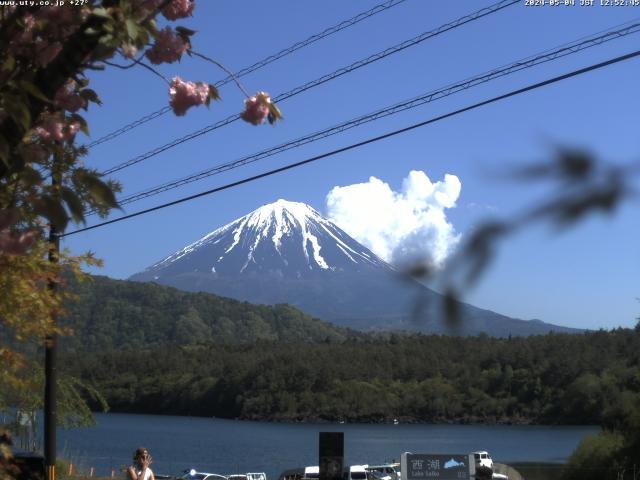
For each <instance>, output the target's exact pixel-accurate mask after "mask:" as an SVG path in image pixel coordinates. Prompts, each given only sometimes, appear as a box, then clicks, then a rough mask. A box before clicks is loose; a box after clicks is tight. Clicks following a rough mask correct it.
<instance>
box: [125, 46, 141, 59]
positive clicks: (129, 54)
mask: <svg viewBox="0 0 640 480" xmlns="http://www.w3.org/2000/svg"><path fill="white" fill-rule="evenodd" d="M121 50H122V56H123V57H124V58H133V57H135V56H136V53H138V49H137V48H136V46H135V45H131V44H130V43H125V44H124V45H122V49H121Z"/></svg>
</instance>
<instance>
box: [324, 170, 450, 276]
mask: <svg viewBox="0 0 640 480" xmlns="http://www.w3.org/2000/svg"><path fill="white" fill-rule="evenodd" d="M460 189H461V183H460V180H459V179H458V177H456V176H455V175H449V174H447V175H445V177H444V180H443V181H438V182H435V183H433V182H431V180H430V179H429V177H428V176H427V175H426V174H425V173H424V172H422V171H416V170H413V171H411V172H410V173H409V175H408V176H407V178H405V179H404V180H403V182H402V189H401V191H400V192H394V191H393V190H392V189H391V187H390V186H389V185H388V184H387V183H385V182H383V181H382V180H379V179H377V178H375V177H371V178H369V181H368V182H367V183H357V184H354V185H348V186H345V187H334V188H333V189H332V190H331V191H330V192H329V193H328V195H327V199H326V201H327V212H328V216H329V218H330V219H331V220H332V221H333V222H335V223H336V224H337V225H338V226H339V227H340V228H342V229H343V230H344V231H345V232H347V233H348V234H349V235H351V236H352V237H353V238H355V239H356V240H358V241H359V242H360V243H362V244H363V245H365V246H366V247H368V248H369V249H370V250H371V251H372V252H374V253H375V254H376V255H378V256H379V257H381V258H383V259H384V260H386V261H387V262H389V263H391V264H393V265H396V266H399V267H402V266H405V265H407V264H408V263H409V262H423V263H426V264H428V265H430V266H432V267H436V268H439V267H442V265H443V262H444V260H445V259H446V257H447V256H448V255H449V253H450V252H451V250H452V248H453V247H454V246H455V245H456V244H457V243H458V241H459V239H460V235H459V234H457V233H456V231H455V228H454V227H453V225H452V224H451V223H449V221H448V220H447V216H446V213H445V209H448V208H454V207H455V206H456V201H457V200H458V197H459V196H460Z"/></svg>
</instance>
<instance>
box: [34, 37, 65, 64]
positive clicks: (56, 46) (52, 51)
mask: <svg viewBox="0 0 640 480" xmlns="http://www.w3.org/2000/svg"><path fill="white" fill-rule="evenodd" d="M42 43H44V42H41V48H40V49H39V50H38V51H37V53H36V63H37V64H38V65H40V66H41V67H46V66H47V65H49V64H50V63H51V62H52V61H53V59H54V58H56V57H57V56H58V54H59V53H60V52H61V51H62V44H61V43H60V42H53V43H49V44H45V45H42Z"/></svg>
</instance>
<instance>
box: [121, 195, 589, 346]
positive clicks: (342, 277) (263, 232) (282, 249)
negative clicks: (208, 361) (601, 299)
mask: <svg viewBox="0 0 640 480" xmlns="http://www.w3.org/2000/svg"><path fill="white" fill-rule="evenodd" d="M130 279H131V280H135V281H141V282H148V281H152V282H156V283H161V284H165V285H171V286H174V287H176V288H179V289H182V290H187V291H205V292H211V293H216V294H218V295H223V296H227V297H231V298H236V299H240V300H246V301H249V302H253V303H260V304H280V303H287V304H290V305H293V306H295V307H296V308H299V309H301V310H302V311H304V312H306V313H309V314H311V315H313V316H316V317H318V318H320V319H322V320H326V321H330V322H332V323H334V324H337V325H341V326H346V327H350V328H355V329H360V330H413V331H420V332H425V333H452V332H451V330H450V328H449V327H448V326H447V325H446V324H445V323H443V321H442V320H441V315H440V314H439V307H440V305H441V296H440V295H439V294H438V293H436V292H434V291H433V290H430V289H428V288H426V287H424V286H423V285H421V284H420V283H418V282H415V281H413V280H411V279H407V278H405V277H402V276H401V275H399V273H398V272H397V271H396V270H395V269H394V268H393V266H391V265H389V264H388V263H386V262H385V261H384V260H382V259H381V258H379V257H378V256H376V255H375V254H374V253H373V252H371V251H370V250H369V249H367V248H366V247H365V246H363V245H361V244H360V243H359V242H357V241H356V240H354V239H353V238H351V237H350V236H349V235H348V234H347V233H345V232H344V231H343V230H342V229H340V228H339V227H338V226H337V225H335V224H334V223H333V222H331V221H330V220H328V219H327V218H325V217H323V216H322V215H320V214H319V213H318V212H317V211H316V210H315V209H313V208H312V207H310V206H308V205H306V204H304V203H298V202H289V201H286V200H282V199H281V200H278V201H276V202H274V203H271V204H267V205H263V206H261V207H260V208H258V209H256V210H254V211H253V212H251V213H249V214H247V215H245V216H243V217H241V218H238V219H237V220H234V221H233V222H231V223H229V224H227V225H224V226H222V227H220V228H217V229H215V230H214V231H212V232H211V233H209V234H207V235H205V236H204V237H202V238H200V239H199V240H197V241H195V242H193V243H191V244H189V245H187V246H186V247H184V248H182V249H180V250H178V251H177V252H175V253H173V254H171V255H169V256H167V257H166V258H164V259H163V260H161V261H159V262H157V263H155V264H154V265H152V266H150V267H149V268H147V269H145V270H144V271H142V272H140V273H137V274H135V275H132V276H131V277H130ZM460 312H461V318H462V322H460V326H459V328H458V329H457V330H456V331H455V332H453V333H456V334H461V335H475V334H479V333H483V332H484V333H486V334H488V335H491V336H500V337H506V336H509V335H515V336H521V335H532V334H546V333H548V332H549V331H556V332H569V333H570V332H579V331H580V330H576V329H571V328H566V327H560V326H557V325H551V324H547V323H544V322H538V321H536V322H530V321H524V320H517V319H513V318H509V317H506V316H504V315H500V314H498V313H495V312H491V311H488V310H482V309H479V308H476V307H474V306H472V305H467V304H462V303H461V304H460Z"/></svg>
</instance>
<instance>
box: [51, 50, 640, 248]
mask: <svg viewBox="0 0 640 480" xmlns="http://www.w3.org/2000/svg"><path fill="white" fill-rule="evenodd" d="M637 56H640V50H636V51H635V52H632V53H628V54H626V55H621V56H618V57H615V58H611V59H609V60H606V61H604V62H600V63H596V64H593V65H590V66H588V67H584V68H581V69H578V70H574V71H572V72H569V73H565V74H563V75H559V76H557V77H553V78H550V79H547V80H544V81H542V82H538V83H534V84H531V85H528V86H526V87H523V88H519V89H517V90H512V91H510V92H508V93H505V94H503V95H499V96H497V97H493V98H490V99H488V100H484V101H482V102H478V103H474V104H473V105H469V106H467V107H464V108H460V109H458V110H454V111H453V112H449V113H446V114H444V115H440V116H437V117H433V118H430V119H429V120H425V121H423V122H419V123H414V124H413V125H409V126H408V127H404V128H401V129H398V130H393V131H391V132H387V133H385V134H383V135H378V136H376V137H371V138H368V139H367V140H363V141H361V142H358V143H353V144H351V145H347V146H346V147H342V148H338V149H336V150H332V151H330V152H325V153H323V154H320V155H316V156H314V157H311V158H307V159H305V160H301V161H299V162H295V163H290V164H288V165H285V166H284V167H280V168H276V169H273V170H269V171H267V172H264V173H261V174H258V175H253V176H251V177H246V178H243V179H242V180H238V181H236V182H232V183H228V184H226V185H223V186H220V187H216V188H213V189H211V190H206V191H204V192H200V193H196V194H194V195H189V196H187V197H183V198H180V199H178V200H174V201H171V202H168V203H164V204H161V205H156V206H155V207H151V208H147V209H145V210H140V211H138V212H135V213H131V214H129V215H124V216H122V217H118V218H114V219H112V220H107V221H105V222H101V223H97V224H95V225H91V226H89V227H84V228H80V229H78V230H74V231H71V232H67V233H64V234H60V235H59V236H60V237H67V236H70V235H75V234H77V233H81V232H86V231H88V230H93V229H95V228H99V227H104V226H106V225H111V224H112V223H117V222H121V221H123V220H128V219H130V218H134V217H138V216H140V215H144V214H147V213H151V212H155V211H157V210H162V209H164V208H168V207H171V206H173V205H178V204H180V203H184V202H188V201H191V200H195V199H196V198H200V197H204V196H207V195H211V194H213V193H217V192H221V191H223V190H228V189H230V188H233V187H237V186H240V185H244V184H245V183H250V182H253V181H255V180H259V179H261V178H265V177H269V176H271V175H275V174H276V173H281V172H284V171H287V170H291V169H293V168H297V167H301V166H303V165H307V164H309V163H312V162H315V161H317V160H321V159H323V158H327V157H332V156H334V155H337V154H339V153H343V152H346V151H349V150H353V149H355V148H359V147H362V146H365V145H368V144H370V143H374V142H378V141H380V140H384V139H386V138H390V137H394V136H396V135H400V134H402V133H406V132H409V131H411V130H414V129H416V128H420V127H424V126H426V125H430V124H432V123H436V122H439V121H441V120H444V119H446V118H450V117H454V116H456V115H459V114H461V113H464V112H468V111H471V110H475V109H477V108H480V107H483V106H485V105H489V104H492V103H496V102H498V101H501V100H504V99H507V98H510V97H514V96H516V95H520V94H522V93H525V92H529V91H531V90H536V89H539V88H542V87H545V86H547V85H551V84H553V83H557V82H560V81H562V80H566V79H568V78H572V77H576V76H578V75H582V74H584V73H587V72H591V71H593V70H598V69H601V68H604V67H607V66H609V65H613V64H615V63H620V62H623V61H626V60H630V59H632V58H635V57H637Z"/></svg>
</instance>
